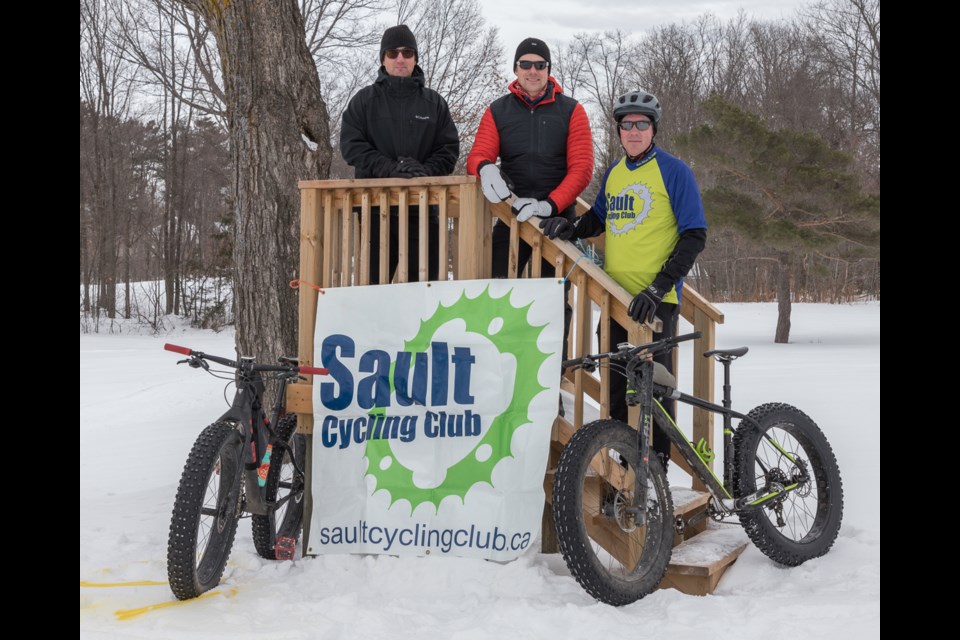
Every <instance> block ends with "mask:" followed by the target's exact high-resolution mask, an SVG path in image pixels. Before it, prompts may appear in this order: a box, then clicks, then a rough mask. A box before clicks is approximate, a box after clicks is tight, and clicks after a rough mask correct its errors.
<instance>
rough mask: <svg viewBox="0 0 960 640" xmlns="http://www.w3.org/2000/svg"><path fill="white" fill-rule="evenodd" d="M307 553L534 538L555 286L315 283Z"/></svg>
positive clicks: (457, 551) (483, 552)
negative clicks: (316, 371) (317, 370)
mask: <svg viewBox="0 0 960 640" xmlns="http://www.w3.org/2000/svg"><path fill="white" fill-rule="evenodd" d="M314 339H315V347H314V348H315V350H316V352H315V354H314V363H315V364H316V366H323V367H327V368H329V370H330V373H329V375H328V376H323V377H321V376H317V377H315V378H314V383H313V406H314V428H313V464H312V471H313V475H312V485H311V489H312V492H313V512H312V517H311V521H310V530H309V531H310V533H309V540H307V541H306V553H308V554H320V553H385V554H391V555H425V554H435V553H440V554H450V555H458V556H468V557H480V558H490V559H495V560H511V559H513V558H516V557H517V556H519V555H520V554H521V553H522V552H523V551H524V550H525V549H526V548H528V547H529V546H530V545H531V544H532V543H533V542H534V540H535V539H536V537H537V533H538V531H539V528H540V517H541V514H542V512H543V504H544V501H543V498H544V496H543V475H544V471H545V469H546V464H547V453H548V451H549V447H550V430H551V428H552V426H553V421H554V418H555V416H556V414H557V398H558V397H559V386H560V353H561V351H560V350H561V343H562V340H563V285H562V284H561V283H560V282H559V281H558V280H553V279H529V280H473V281H460V282H431V283H429V284H426V283H424V284H419V283H410V284H397V285H387V286H369V287H347V288H340V289H327V290H326V295H324V296H321V297H320V300H319V305H318V309H317V329H316V335H315V338H314Z"/></svg>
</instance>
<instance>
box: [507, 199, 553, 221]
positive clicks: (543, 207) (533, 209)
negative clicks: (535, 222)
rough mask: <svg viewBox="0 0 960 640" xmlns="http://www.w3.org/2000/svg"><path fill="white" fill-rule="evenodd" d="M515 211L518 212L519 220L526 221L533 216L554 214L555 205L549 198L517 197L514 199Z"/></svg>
mask: <svg viewBox="0 0 960 640" xmlns="http://www.w3.org/2000/svg"><path fill="white" fill-rule="evenodd" d="M512 209H513V212H514V213H515V214H517V221H518V222H524V221H526V220H529V219H530V218H532V217H533V216H537V217H538V218H549V217H550V216H551V215H552V214H553V207H552V206H550V203H549V202H548V201H547V200H534V199H533V198H517V199H516V200H514V201H513V207H512Z"/></svg>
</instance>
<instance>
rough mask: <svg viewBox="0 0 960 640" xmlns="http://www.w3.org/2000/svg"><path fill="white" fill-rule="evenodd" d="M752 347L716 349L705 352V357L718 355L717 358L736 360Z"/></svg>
mask: <svg viewBox="0 0 960 640" xmlns="http://www.w3.org/2000/svg"><path fill="white" fill-rule="evenodd" d="M747 351H750V347H736V348H735V349H714V350H713V351H707V352H706V353H704V354H703V357H704V358H709V357H711V356H716V358H717V360H736V359H737V358H739V357H741V356H745V355H747Z"/></svg>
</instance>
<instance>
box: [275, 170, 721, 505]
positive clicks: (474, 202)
mask: <svg viewBox="0 0 960 640" xmlns="http://www.w3.org/2000/svg"><path fill="white" fill-rule="evenodd" d="M300 190H301V222H300V228H301V237H300V278H301V279H302V280H304V281H306V282H310V283H315V284H318V285H320V286H322V287H342V286H353V285H362V284H367V283H369V282H370V279H371V278H370V273H369V272H368V265H369V263H370V260H369V257H370V251H371V242H370V237H369V233H370V231H369V230H370V227H371V225H370V220H371V217H372V216H374V215H379V216H380V227H379V228H380V240H381V241H380V243H379V250H380V260H379V265H380V267H379V269H380V273H379V276H380V277H379V281H380V282H386V281H387V279H388V275H389V274H388V272H387V269H388V267H387V265H388V260H387V253H388V250H389V242H387V238H388V233H389V231H388V228H389V225H390V224H397V225H398V231H399V254H400V255H399V263H398V268H397V273H396V276H395V277H394V282H408V281H410V280H413V279H418V280H420V281H425V280H426V279H427V274H428V272H429V261H430V260H435V259H436V256H430V255H428V253H429V248H428V242H427V237H428V234H427V225H428V207H429V206H430V205H434V206H435V207H436V208H437V210H438V211H439V221H440V244H439V250H438V254H439V256H441V261H440V277H441V279H448V278H452V279H456V280H467V279H475V278H488V277H490V273H491V270H490V269H491V227H492V224H493V221H494V219H495V218H499V219H500V220H502V221H503V222H504V223H506V224H508V225H509V226H510V263H509V275H510V277H516V276H517V275H519V274H517V255H518V250H519V243H520V241H521V239H522V240H523V241H525V242H526V243H527V244H529V245H530V246H531V247H533V253H532V255H531V259H530V261H529V266H528V271H529V276H530V277H534V278H537V277H550V276H553V277H558V278H562V277H568V278H569V279H570V281H571V283H572V294H571V299H572V304H573V308H574V313H573V320H572V323H571V327H570V334H569V340H570V343H569V345H568V353H569V354H570V357H578V356H580V355H583V354H586V353H589V352H590V351H591V346H592V337H593V335H594V326H595V320H594V311H593V309H594V307H596V308H597V309H598V310H599V320H600V327H601V329H600V335H599V350H600V351H609V350H610V347H611V346H612V345H610V332H609V329H608V327H609V324H610V323H609V320H610V319H611V318H613V319H614V320H616V321H617V322H618V323H620V324H621V325H622V326H624V327H627V328H628V335H629V339H630V341H631V342H632V343H634V344H639V343H640V342H643V341H647V340H649V339H650V336H651V327H648V326H644V325H638V324H637V323H635V322H633V321H631V320H630V319H629V316H628V315H627V307H628V306H629V304H630V300H631V296H630V295H629V294H628V293H627V292H626V291H625V290H624V289H623V288H622V287H621V286H620V285H618V284H617V283H616V282H615V281H614V280H613V279H612V278H611V277H610V276H609V275H607V274H606V273H605V272H604V271H603V269H602V268H601V267H599V266H597V265H596V264H594V263H593V262H592V261H591V260H590V259H589V258H587V257H586V256H584V255H583V254H582V253H581V252H580V250H579V249H578V248H577V247H576V246H575V245H573V244H571V243H569V242H563V241H551V240H549V239H548V238H546V237H545V236H544V235H543V233H542V232H541V231H540V228H539V227H538V226H537V224H535V223H536V222H537V221H538V220H537V219H534V220H532V221H531V222H524V223H518V222H517V219H516V217H515V216H514V215H513V214H512V213H511V212H510V208H509V206H507V205H506V204H504V203H500V204H498V205H490V204H489V203H487V201H486V200H485V199H484V198H483V195H482V193H481V191H480V189H479V185H478V184H477V181H476V179H475V178H473V177H472V176H466V177H464V176H451V177H444V178H436V177H434V178H418V179H414V180H403V179H383V180H319V181H305V182H301V183H300ZM412 205H418V209H419V212H418V214H417V216H416V217H415V222H411V221H408V216H406V215H400V216H396V217H392V218H391V216H390V215H389V207H390V206H397V207H399V209H400V210H401V211H405V210H406V209H407V207H408V206H412ZM584 210H586V205H585V204H584V203H583V202H582V201H580V202H578V213H582V212H583V211H584ZM412 223H413V224H417V225H418V230H419V243H418V246H417V247H416V252H417V261H416V264H417V265H418V270H417V274H416V275H417V278H413V277H411V275H412V274H410V273H409V270H408V267H407V251H408V248H407V241H408V237H409V235H408V234H409V231H410V229H409V226H410V224H412ZM541 258H542V259H544V260H546V261H547V262H548V263H549V264H550V265H551V266H552V268H553V273H542V266H541ZM317 297H318V293H317V292H316V291H315V290H314V289H311V288H310V287H306V286H303V287H301V288H300V318H299V351H300V357H301V362H302V363H304V364H313V362H312V360H313V354H314V344H313V338H314V329H315V321H316V313H317ZM682 300H683V302H682V305H681V310H680V312H681V316H682V317H683V318H684V319H686V320H687V321H688V322H689V323H690V324H692V325H693V329H694V330H696V331H700V332H702V333H703V337H702V338H700V339H699V340H697V341H696V342H695V343H694V348H693V354H694V355H693V363H692V366H693V390H692V391H693V393H694V395H697V396H699V397H701V398H704V399H707V400H712V399H713V389H714V369H713V360H711V359H708V358H702V357H700V355H699V354H701V353H703V352H704V351H707V350H709V349H713V348H714V347H715V340H716V325H717V324H719V323H722V322H723V314H722V313H721V312H720V311H719V310H718V309H716V308H715V307H714V306H713V305H711V304H710V303H709V302H707V301H706V300H705V299H703V298H702V297H701V296H700V295H699V294H698V293H697V292H696V291H694V290H693V289H691V288H690V287H689V286H686V287H684V291H683V296H682ZM676 364H677V365H680V364H681V363H676ZM677 370H678V369H677ZM601 371H602V373H601V374H600V376H599V378H598V377H594V376H592V375H590V374H588V373H585V372H583V371H581V370H578V371H576V372H572V373H568V374H567V375H568V379H567V381H566V382H564V387H565V388H566V389H567V390H569V391H570V392H571V393H572V394H573V397H574V404H573V416H570V418H572V419H569V420H567V419H563V418H558V420H557V423H556V425H555V427H554V433H553V440H554V443H555V444H554V447H553V450H554V452H555V453H556V452H557V451H559V450H560V449H561V448H562V446H563V445H564V444H565V443H566V442H567V441H568V440H569V438H570V436H571V435H572V433H573V431H574V430H575V429H577V428H579V427H580V426H581V425H582V424H583V421H584V413H585V402H586V399H587V398H588V397H589V398H591V399H592V400H593V401H594V403H596V405H597V406H599V412H600V416H601V417H608V416H609V411H610V410H609V406H608V403H607V401H606V398H607V397H608V395H609V383H610V381H609V378H608V375H609V374H608V371H607V370H606V369H602V370H601ZM288 409H289V410H290V411H293V412H296V413H298V414H300V425H301V430H302V431H304V432H306V433H308V434H311V433H312V430H313V402H312V387H311V384H310V382H308V383H306V384H299V385H293V388H292V389H291V391H290V393H289V400H288ZM636 411H637V408H635V407H633V408H631V409H630V412H631V414H630V419H631V422H633V423H636V419H637V416H636ZM711 427H712V414H709V413H707V412H704V411H701V410H695V411H694V422H693V433H692V437H693V440H694V441H695V442H697V441H699V440H700V439H701V438H703V439H704V440H705V441H706V443H707V445H708V446H709V447H710V448H711V449H712V448H713V435H712V434H713V429H712V428H711ZM673 460H675V461H677V463H678V464H680V465H681V466H682V464H683V461H682V458H681V457H680V456H679V455H675V456H673ZM693 488H694V489H698V488H701V487H698V486H697V485H696V483H695V484H694V485H693Z"/></svg>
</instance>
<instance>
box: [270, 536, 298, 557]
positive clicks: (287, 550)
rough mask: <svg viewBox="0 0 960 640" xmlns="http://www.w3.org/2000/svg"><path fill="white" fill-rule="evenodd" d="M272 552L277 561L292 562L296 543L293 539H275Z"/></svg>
mask: <svg viewBox="0 0 960 640" xmlns="http://www.w3.org/2000/svg"><path fill="white" fill-rule="evenodd" d="M273 550H274V555H275V556H276V558H277V560H293V554H294V552H295V551H296V550H297V541H296V539H294V538H287V537H281V538H277V542H276V544H275V545H274V549H273Z"/></svg>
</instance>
